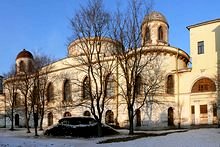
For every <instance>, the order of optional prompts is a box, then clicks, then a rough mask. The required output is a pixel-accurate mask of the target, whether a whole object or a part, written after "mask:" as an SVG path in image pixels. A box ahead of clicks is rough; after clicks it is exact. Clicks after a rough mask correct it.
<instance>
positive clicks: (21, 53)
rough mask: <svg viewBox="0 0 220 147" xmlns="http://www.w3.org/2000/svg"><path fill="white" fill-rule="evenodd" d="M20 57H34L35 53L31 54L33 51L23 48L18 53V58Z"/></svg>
mask: <svg viewBox="0 0 220 147" xmlns="http://www.w3.org/2000/svg"><path fill="white" fill-rule="evenodd" d="M19 58H31V59H33V55H32V54H31V52H29V51H27V50H25V49H23V50H22V51H21V52H20V53H19V54H18V55H17V58H16V60H17V59H19Z"/></svg>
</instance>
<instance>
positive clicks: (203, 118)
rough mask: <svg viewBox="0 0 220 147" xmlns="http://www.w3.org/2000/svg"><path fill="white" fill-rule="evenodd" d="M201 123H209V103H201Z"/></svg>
mask: <svg viewBox="0 0 220 147" xmlns="http://www.w3.org/2000/svg"><path fill="white" fill-rule="evenodd" d="M200 124H208V110H207V105H200Z"/></svg>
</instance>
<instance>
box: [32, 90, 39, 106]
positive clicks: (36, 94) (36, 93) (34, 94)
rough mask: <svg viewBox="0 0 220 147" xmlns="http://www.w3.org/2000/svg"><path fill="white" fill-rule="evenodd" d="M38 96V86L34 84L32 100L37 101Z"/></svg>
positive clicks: (35, 102)
mask: <svg viewBox="0 0 220 147" xmlns="http://www.w3.org/2000/svg"><path fill="white" fill-rule="evenodd" d="M38 98H39V94H38V88H37V86H34V89H33V102H34V104H37V103H38Z"/></svg>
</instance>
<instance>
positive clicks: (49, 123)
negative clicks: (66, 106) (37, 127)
mask: <svg viewBox="0 0 220 147" xmlns="http://www.w3.org/2000/svg"><path fill="white" fill-rule="evenodd" d="M47 119H48V126H51V125H53V113H52V112H50V113H48V116H47Z"/></svg>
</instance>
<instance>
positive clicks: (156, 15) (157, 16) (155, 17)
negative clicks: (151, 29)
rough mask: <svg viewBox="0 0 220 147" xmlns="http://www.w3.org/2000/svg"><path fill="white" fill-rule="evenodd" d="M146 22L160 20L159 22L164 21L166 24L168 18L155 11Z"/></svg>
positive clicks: (148, 16) (146, 17)
mask: <svg viewBox="0 0 220 147" xmlns="http://www.w3.org/2000/svg"><path fill="white" fill-rule="evenodd" d="M144 20H145V21H154V20H159V21H163V22H165V23H167V19H166V17H165V16H164V15H163V14H161V13H160V12H156V11H153V12H151V13H150V14H148V15H147V16H145V19H144Z"/></svg>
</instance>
